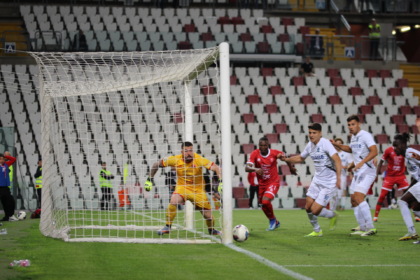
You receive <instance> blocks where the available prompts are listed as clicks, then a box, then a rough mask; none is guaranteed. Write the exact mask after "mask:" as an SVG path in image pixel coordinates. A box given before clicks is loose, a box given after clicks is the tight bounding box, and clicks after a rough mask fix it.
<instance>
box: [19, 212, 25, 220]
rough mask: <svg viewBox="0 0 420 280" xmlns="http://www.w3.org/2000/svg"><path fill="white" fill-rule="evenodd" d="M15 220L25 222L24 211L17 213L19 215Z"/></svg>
mask: <svg viewBox="0 0 420 280" xmlns="http://www.w3.org/2000/svg"><path fill="white" fill-rule="evenodd" d="M17 218H18V219H19V220H21V221H22V220H25V219H26V212H25V211H19V213H18V215H17Z"/></svg>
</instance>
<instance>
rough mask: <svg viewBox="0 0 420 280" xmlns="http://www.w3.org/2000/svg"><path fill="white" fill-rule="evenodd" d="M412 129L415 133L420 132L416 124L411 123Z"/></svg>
mask: <svg viewBox="0 0 420 280" xmlns="http://www.w3.org/2000/svg"><path fill="white" fill-rule="evenodd" d="M411 131H412V133H413V134H419V133H420V132H419V129H418V127H417V125H415V124H413V125H411Z"/></svg>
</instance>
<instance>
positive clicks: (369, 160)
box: [331, 115, 378, 236]
mask: <svg viewBox="0 0 420 280" xmlns="http://www.w3.org/2000/svg"><path fill="white" fill-rule="evenodd" d="M347 126H348V128H349V131H350V134H352V136H351V141H350V145H349V146H347V145H342V144H338V143H335V142H334V141H333V140H332V141H331V142H332V143H333V145H334V146H335V147H337V148H339V149H341V150H343V151H344V152H347V153H352V155H353V161H354V165H355V166H354V168H353V174H354V177H353V180H352V182H351V185H350V197H351V203H352V206H353V207H354V215H355V217H356V220H357V223H358V224H359V227H360V230H358V231H355V232H353V233H351V234H352V235H361V236H370V235H374V234H376V232H377V230H376V228H374V226H373V220H372V214H371V213H370V207H369V204H368V203H367V202H366V200H365V197H366V194H367V192H368V191H369V188H370V186H371V185H372V183H373V182H374V181H375V178H376V167H375V164H374V162H373V159H374V158H375V157H376V156H377V155H378V148H377V147H376V143H375V140H374V139H373V136H372V134H370V133H369V132H367V131H365V130H362V129H361V127H360V120H359V117H358V116H357V115H352V116H350V117H348V118H347Z"/></svg>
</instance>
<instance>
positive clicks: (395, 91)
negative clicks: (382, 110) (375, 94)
mask: <svg viewBox="0 0 420 280" xmlns="http://www.w3.org/2000/svg"><path fill="white" fill-rule="evenodd" d="M388 94H389V95H390V96H401V95H402V91H401V88H399V87H394V88H389V89H388Z"/></svg>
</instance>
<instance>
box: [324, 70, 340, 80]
mask: <svg viewBox="0 0 420 280" xmlns="http://www.w3.org/2000/svg"><path fill="white" fill-rule="evenodd" d="M327 76H328V77H330V78H332V77H340V72H339V70H338V69H335V68H329V69H327Z"/></svg>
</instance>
